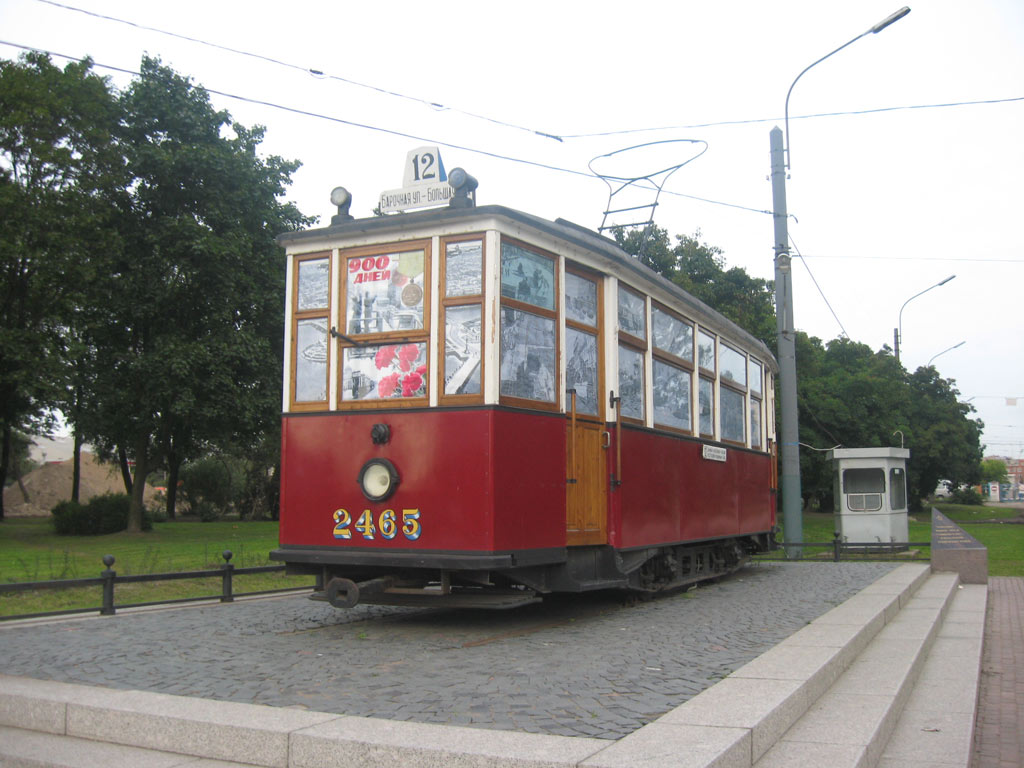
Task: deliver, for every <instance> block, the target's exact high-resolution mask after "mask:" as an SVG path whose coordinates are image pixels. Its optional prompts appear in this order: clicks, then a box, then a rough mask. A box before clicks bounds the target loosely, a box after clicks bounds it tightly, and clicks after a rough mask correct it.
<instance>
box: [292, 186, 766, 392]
mask: <svg viewBox="0 0 1024 768" xmlns="http://www.w3.org/2000/svg"><path fill="white" fill-rule="evenodd" d="M487 218H499V219H505V220H507V221H509V222H511V223H514V224H519V225H526V226H528V227H530V228H532V229H534V230H537V231H538V232H541V233H543V234H546V235H548V236H549V237H553V238H555V239H558V240H562V241H563V242H565V243H567V244H570V245H572V246H575V247H577V248H582V249H584V250H586V251H589V252H591V253H595V254H598V255H600V256H603V257H604V258H605V259H607V260H608V261H610V262H611V263H612V264H614V265H616V266H618V267H620V268H622V269H624V270H626V271H627V272H629V273H632V274H633V275H634V276H635V277H636V278H638V280H639V281H640V282H641V283H648V284H653V285H655V286H657V287H659V288H661V289H662V290H663V291H664V292H666V293H668V294H669V295H671V296H672V297H673V298H674V299H675V300H676V301H677V302H679V303H680V304H681V305H682V306H684V307H686V309H687V310H689V314H691V315H694V316H695V317H694V319H696V320H697V321H698V322H700V321H701V320H705V321H710V322H705V323H702V324H706V325H709V326H714V327H715V328H717V329H719V330H720V332H724V333H725V335H726V336H728V337H731V338H734V339H735V340H736V341H737V342H741V343H743V344H744V345H746V346H747V347H748V348H751V349H752V350H757V352H758V354H759V355H760V357H761V358H762V359H763V360H764V361H765V362H766V363H767V364H768V366H769V367H770V368H771V369H772V371H773V372H776V373H777V372H778V363H777V362H776V360H775V356H774V355H773V354H772V352H771V350H769V349H768V347H767V346H765V344H764V342H762V341H761V340H760V339H757V338H755V337H754V336H753V335H752V334H750V333H749V332H747V331H745V330H744V329H743V328H741V327H740V326H738V325H737V324H736V323H734V322H733V321H732V320H730V319H729V318H727V317H725V316H724V315H722V314H721V313H720V312H718V311H716V310H714V309H713V308H711V307H709V306H708V305H707V304H705V303H704V302H703V301H701V300H700V299H698V298H696V297H695V296H692V295H690V294H689V293H687V292H686V291H684V290H683V289H682V288H681V287H679V286H678V285H676V284H675V283H673V282H672V281H671V280H668V279H667V278H665V277H664V276H662V275H659V274H658V273H657V272H655V271H654V270H653V269H650V268H649V267H647V266H644V265H643V264H642V263H640V261H639V260H637V259H636V258H634V257H633V256H631V255H630V254H628V253H627V252H626V251H624V250H622V248H620V247H619V246H618V245H617V244H616V243H615V241H614V240H612V239H610V238H607V237H604V236H603V235H601V234H598V233H597V232H595V231H594V230H592V229H588V228H586V227H584V226H582V225H580V224H575V223H573V222H571V221H567V220H566V219H556V220H555V221H550V220H548V219H544V218H541V217H539V216H534V215H532V214H529V213H525V212H524V211H517V210H515V209H514V208H507V207H505V206H503V205H481V206H475V207H472V208H450V207H447V206H446V207H443V208H429V209H426V210H422V211H414V212H411V213H400V214H395V215H391V216H372V217H370V218H365V219H352V220H351V221H345V222H343V223H340V224H331V225H330V226H327V227H318V228H315V229H305V230H301V231H297V232H285V233H282V234H280V235H278V236H277V243H278V245H280V246H282V247H287V246H289V245H301V244H302V243H305V242H311V241H324V240H334V239H341V238H347V237H353V236H364V237H365V236H370V237H372V236H375V235H386V234H388V233H391V232H400V231H403V230H408V229H423V228H427V227H431V226H445V225H453V224H459V223H461V222H470V221H474V220H479V219H487Z"/></svg>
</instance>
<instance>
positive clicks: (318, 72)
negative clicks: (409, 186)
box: [36, 0, 562, 141]
mask: <svg viewBox="0 0 1024 768" xmlns="http://www.w3.org/2000/svg"><path fill="white" fill-rule="evenodd" d="M36 2H39V3H43V4H45V5H52V6H54V7H55V8H62V9H64V10H67V11H74V12H76V13H83V14H85V15H86V16H93V17H94V18H97V19H103V20H104V21H113V22H115V23H117V24H127V25H128V26H131V27H135V28H136V29H144V30H146V31H147V32H155V33H157V34H159V35H166V36H168V37H174V38H177V39H179V40H185V41H187V42H190V43H195V44H197V45H205V46H207V47H209V48H215V49H217V50H220V51H226V52H227V53H233V54H237V55H239V56H248V57H249V58H253V59H258V60H260V61H264V62H267V63H268V64H274V65H276V66H279V67H285V68H287V69H294V70H296V71H298V72H303V73H305V74H308V75H313V76H314V77H319V78H324V79H327V80H337V81H338V82H342V83H347V84H348V85H354V86H356V87H358V88H366V89H368V90H371V91H376V92H377V93H381V94H384V95H385V96H393V97H395V98H398V99H406V100H408V101H414V102H416V103H418V104H422V105H424V106H427V107H430V108H431V109H435V110H441V111H450V112H458V113H459V114H462V115H466V116H467V117H472V118H475V119H477V120H485V121H487V122H489V123H494V124H495V125H500V126H503V127H505V128H514V129H516V130H519V131H526V132H527V133H532V134H535V135H537V136H542V137H544V138H548V139H554V140H555V141H562V139H561V137H559V136H556V135H555V134H553V133H548V132H546V131H540V130H537V129H534V128H526V127H524V126H522V125H516V124H514V123H510V122H506V121H504V120H498V119H496V118H493V117H487V116H486V115H480V114H476V113H474V112H467V111H466V110H463V109H459V108H457V107H450V106H447V105H445V104H442V103H440V102H438V101H433V100H431V99H424V98H421V97H419V96H410V95H408V94H405V93H400V92H399V91H393V90H390V89H388V88H382V87H381V86H377V85H371V84H369V83H362V82H359V81H358V80H352V79H351V78H348V77H342V76H341V75H333V74H331V73H330V72H325V71H323V70H322V69H317V68H314V67H305V66H302V65H300V64H292V63H291V62H288V61H282V60H281V59H275V58H274V57H272V56H266V55H264V54H261V53H253V52H252V51H245V50H242V49H241V48H232V47H230V46H227V45H221V44H220V43H211V42H210V41H209V40H203V39H201V38H198V37H192V36H191V35H183V34H181V33H178V32H170V31H168V30H166V29H160V28H159V27H151V26H148V25H146V24H139V23H138V22H135V21H129V20H127V19H121V18H118V17H116V16H109V15H107V14H103V13H96V12H95V11H88V10H86V9H84V8H76V7H75V6H73V5H67V4H66V3H58V2H56V0H36Z"/></svg>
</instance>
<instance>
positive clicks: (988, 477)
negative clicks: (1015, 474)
mask: <svg viewBox="0 0 1024 768" xmlns="http://www.w3.org/2000/svg"><path fill="white" fill-rule="evenodd" d="M979 480H980V481H981V483H982V484H986V483H1005V482H1008V481H1009V476H1008V475H1007V474H1006V462H1005V461H1003V460H1002V459H983V460H982V462H981V469H980V477H979Z"/></svg>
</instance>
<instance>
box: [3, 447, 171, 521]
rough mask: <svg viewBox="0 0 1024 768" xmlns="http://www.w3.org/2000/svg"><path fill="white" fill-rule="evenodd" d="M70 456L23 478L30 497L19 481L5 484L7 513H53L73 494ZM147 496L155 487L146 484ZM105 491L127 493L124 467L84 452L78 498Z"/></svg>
mask: <svg viewBox="0 0 1024 768" xmlns="http://www.w3.org/2000/svg"><path fill="white" fill-rule="evenodd" d="M73 473H74V463H73V461H72V460H71V459H68V460H67V461H57V462H50V463H47V464H44V465H43V466H41V467H39V468H38V469H35V470H33V471H32V472H30V473H29V474H27V475H25V477H23V478H22V481H23V483H24V485H25V490H26V491H28V501H25V497H24V496H23V495H22V492H21V489H20V488H19V487H18V484H17V483H14V484H13V485H10V486H8V487H7V488H4V514H5V515H10V516H11V517H38V516H46V515H49V514H50V510H51V509H53V508H54V506H56V504H57V503H58V502H60V501H64V500H66V499H70V498H71V477H72V475H73ZM146 491H147V496H148V495H150V494H151V493H152V489H150V488H147V489H146ZM104 493H124V482H122V480H121V471H120V469H118V467H117V466H116V465H114V464H103V463H101V462H100V461H98V460H97V459H96V457H95V456H93V455H92V454H91V453H86V452H85V451H83V452H82V478H81V481H80V482H79V486H78V500H79V501H80V502H82V503H83V504H84V503H85V502H87V501H88V500H89V499H91V498H92V497H93V496H99V495H101V494H104Z"/></svg>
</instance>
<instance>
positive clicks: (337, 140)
mask: <svg viewBox="0 0 1024 768" xmlns="http://www.w3.org/2000/svg"><path fill="white" fill-rule="evenodd" d="M902 1H903V0H885V1H884V2H881V1H880V0H858V2H842V3H840V2H823V1H822V0H775V1H774V2H763V1H757V0H737V1H734V2H729V1H728V0H718V1H716V2H707V1H706V0H702V1H701V2H693V1H691V0H677V1H676V2H671V3H670V2H665V1H663V2H648V0H633V2H629V3H622V2H599V1H596V0H587V1H586V2H559V1H558V0H546V2H534V1H533V0H519V2H515V3H491V2H485V1H484V0H475V2H462V1H461V0H460V1H458V2H436V3H425V2H405V1H404V0H391V2H379V3H375V2H365V1H364V2H358V3H354V2H344V1H341V2H330V3H321V2H310V1H308V0H292V2H288V3H281V2H273V3H271V2H263V1H262V0H255V1H250V2H245V3H241V2H226V1H220V2H211V1H210V0H206V1H205V2H195V1H194V0H178V2H176V3H152V2H141V1H139V0H131V1H129V0H124V1H122V0H66V2H62V3H57V2H47V1H45V0H0V40H2V41H3V44H0V56H3V57H4V58H14V57H16V56H17V55H19V53H20V52H21V51H20V49H19V48H17V47H13V46H12V45H10V44H14V45H17V46H28V47H33V48H39V49H44V50H47V51H51V52H53V53H56V54H65V55H68V56H74V57H80V56H85V55H88V56H91V57H92V58H93V60H94V61H95V62H96V64H97V65H106V66H109V67H116V68H120V69H123V70H128V71H132V72H134V71H138V67H139V61H140V58H141V56H142V54H143V53H149V54H150V55H156V56H159V57H160V58H161V59H162V60H163V61H164V63H165V64H168V65H170V66H172V67H173V68H175V69H176V70H177V71H178V72H180V73H181V74H184V75H188V76H190V77H192V78H193V79H194V81H195V82H197V83H199V84H201V85H203V86H205V87H206V88H207V89H209V90H211V91H217V92H221V93H223V94H230V95H231V96H234V97H241V98H232V97H231V96H226V95H218V94H213V96H212V98H213V101H214V103H215V104H216V105H217V106H218V107H221V108H225V109H227V110H229V111H230V112H231V114H232V115H233V116H234V118H235V119H236V120H238V121H240V122H242V123H244V124H246V125H253V124H257V123H258V124H261V125H264V126H266V128H267V134H266V139H265V141H264V144H263V148H264V150H265V152H266V153H267V154H277V155H281V156H283V157H286V158H289V159H297V160H300V161H301V162H302V164H303V167H302V168H301V169H300V170H299V171H298V172H297V173H296V174H295V176H294V184H293V185H292V188H291V190H290V194H289V198H290V199H292V200H294V201H295V202H296V203H297V204H298V205H299V207H300V209H301V210H302V211H303V212H304V213H307V214H313V215H319V216H321V217H323V221H324V222H326V221H328V220H329V218H330V216H331V214H332V213H333V208H332V206H331V204H330V201H329V193H330V190H331V188H332V187H334V186H337V185H343V186H345V187H347V188H348V189H349V191H350V192H351V193H352V195H353V198H354V202H353V206H352V212H353V213H354V214H355V215H357V216H368V215H370V213H371V211H372V209H373V207H374V206H375V205H376V203H377V200H378V197H379V195H380V193H381V192H382V191H384V190H387V189H394V188H396V187H400V186H401V185H402V169H403V163H404V160H405V155H406V153H407V152H408V151H409V150H411V149H414V148H416V147H418V146H421V145H429V144H437V145H439V146H440V149H441V154H442V157H443V160H444V164H445V167H446V168H447V169H448V170H451V169H452V168H455V167H457V166H462V167H464V168H466V170H468V171H469V172H470V173H471V174H473V175H474V176H476V177H477V179H478V180H479V182H480V187H479V190H478V202H479V203H481V204H489V203H494V204H501V205H507V206H510V207H513V208H518V209H520V210H524V211H527V212H529V213H533V214H536V215H539V216H543V217H545V218H549V219H555V218H558V217H563V218H567V219H570V220H573V221H575V222H577V223H579V224H583V225H586V226H589V227H594V228H596V227H597V226H598V225H599V224H600V223H601V221H602V212H603V211H604V210H605V209H606V207H607V194H608V189H607V187H606V186H605V184H604V183H603V182H602V181H600V180H599V179H597V178H595V177H594V176H592V175H590V172H589V170H588V163H590V161H591V160H592V159H594V158H597V157H599V156H602V155H607V154H609V153H616V154H614V156H613V157H610V158H604V159H603V160H598V161H597V162H596V163H595V165H594V167H595V168H596V169H597V170H599V171H603V172H607V173H615V174H619V175H624V176H625V175H628V176H641V175H644V174H647V173H650V172H652V171H656V170H660V169H663V168H667V167H669V166H672V165H675V164H679V163H684V162H686V161H688V160H691V158H695V156H696V155H697V154H699V153H701V152H702V151H703V150H704V149H705V143H706V151H703V154H700V156H699V157H696V159H692V161H691V162H688V163H687V164H686V165H685V166H684V167H682V168H681V169H680V170H678V171H677V172H676V173H674V174H673V175H672V177H671V178H670V179H669V180H668V183H667V185H666V192H665V194H663V195H662V197H661V199H660V205H659V206H658V208H657V212H656V215H655V223H656V224H657V225H658V226H660V227H663V228H665V229H667V230H668V231H669V233H670V234H672V235H676V234H690V235H692V234H693V233H695V232H696V231H698V230H699V231H700V233H701V239H702V240H703V241H704V242H706V243H708V244H710V245H714V246H717V247H719V248H721V249H722V250H723V252H724V257H725V259H726V262H727V265H728V266H730V267H732V266H739V267H742V268H744V269H745V270H747V272H749V273H750V274H751V275H754V276H756V277H762V278H771V277H772V276H773V266H772V257H773V251H772V247H773V230H772V218H771V215H770V213H768V211H769V210H770V208H771V205H772V202H771V185H770V182H769V181H768V174H769V170H770V159H769V131H770V129H771V128H772V127H773V126H774V125H779V126H780V127H781V126H782V116H783V107H784V104H785V99H786V92H787V90H788V89H789V87H790V84H791V83H792V82H793V80H794V79H795V78H796V76H797V75H798V74H799V73H800V72H801V70H803V69H804V67H806V66H808V65H809V64H811V63H812V62H814V61H815V60H817V59H819V58H820V57H822V56H824V55H825V54H827V53H829V52H830V51H832V50H834V49H835V48H838V47H839V46H841V45H843V44H844V43H846V42H847V41H848V40H851V39H852V38H854V37H856V36H857V35H859V34H860V33H862V32H864V31H866V30H868V29H869V28H870V27H871V26H872V25H874V24H875V23H877V22H879V21H881V20H882V19H884V18H886V17H887V16H889V15H890V14H891V13H893V12H895V11H897V10H898V9H899V8H900V5H898V4H897V3H898V2H902ZM74 9H78V10H74ZM911 9H912V11H911V13H910V14H909V15H908V16H907V17H905V18H903V19H902V20H900V21H898V22H896V23H895V24H893V25H892V26H890V27H889V28H887V29H885V30H883V31H882V32H880V33H879V34H877V35H867V36H866V37H864V38H862V39H860V40H858V41H857V42H855V43H853V44H852V45H851V46H850V47H848V48H846V49H844V50H842V51H840V52H839V53H837V54H836V55H835V56H833V57H830V58H829V59H827V60H826V61H824V62H822V63H821V64H818V65H817V66H815V67H814V68H813V69H811V70H810V71H809V72H807V73H806V74H805V75H804V76H803V77H802V78H801V79H800V82H799V83H798V84H797V85H796V87H795V88H794V89H793V93H792V97H791V100H790V135H789V146H790V153H791V154H790V160H791V169H790V179H789V182H788V197H789V212H790V214H791V219H790V235H791V238H792V240H793V243H794V245H795V247H796V249H798V251H799V253H801V254H802V255H803V257H804V259H803V260H802V261H801V260H794V270H793V274H794V296H795V316H796V325H797V327H798V328H799V329H800V330H803V331H806V332H807V333H809V334H811V335H813V336H818V337H820V338H821V339H822V340H825V341H827V340H830V339H833V338H836V337H837V336H840V335H842V334H844V333H845V334H846V335H848V336H849V337H850V338H852V339H854V340H855V341H858V342H862V343H864V344H867V345H868V346H870V347H871V348H872V349H874V350H878V349H881V347H882V346H883V345H889V346H890V347H891V346H892V345H893V329H894V328H895V327H896V325H897V322H898V319H899V313H900V308H901V306H902V305H903V304H904V302H906V301H907V300H908V299H910V298H911V297H912V296H914V295H915V294H917V293H919V292H921V291H924V290H925V289H927V288H929V287H930V286H933V285H935V284H936V283H938V282H940V281H941V280H943V279H945V278H947V277H949V276H950V275H954V274H955V275H956V278H955V279H954V280H952V281H950V282H949V283H947V284H946V285H943V286H942V287H938V288H935V289H934V290H930V291H928V292H927V293H925V294H924V295H922V296H920V297H918V298H915V299H914V300H913V301H912V302H910V303H909V304H908V305H907V306H906V308H905V309H904V311H903V316H902V327H903V340H902V343H901V358H902V362H903V364H904V365H905V366H906V367H907V368H908V369H909V370H914V369H915V368H916V367H918V366H921V365H926V364H927V363H928V362H929V361H930V360H932V358H933V357H935V356H936V355H940V356H939V357H937V358H936V359H935V360H934V365H935V366H936V367H937V368H938V370H939V372H940V374H941V375H942V376H944V377H947V378H952V379H954V380H956V384H957V388H958V389H959V390H960V393H961V399H962V400H970V402H971V404H972V405H974V406H975V408H976V409H977V411H978V414H977V415H978V416H979V417H981V418H982V419H983V420H984V421H985V424H986V428H985V433H984V440H985V443H986V444H987V446H988V449H987V451H986V453H987V454H1001V455H1008V456H1012V457H1020V456H1021V455H1022V453H1024V309H1022V305H1024V234H1022V225H1021V219H1022V212H1024V183H1022V175H1024V141H1022V140H1024V2H1021V0H973V1H972V2H966V1H965V0H917V2H912V3H911ZM81 11H87V12H88V13H83V12H81ZM101 17H111V18H101ZM113 19H117V20H120V21H116V20H113ZM123 22H132V24H126V23H123ZM157 30H159V31H157ZM167 33H171V34H167ZM173 35H177V37H176V36H173ZM183 37H188V38H192V40H186V39H183ZM216 46H220V47H216ZM228 48H230V49H234V51H229V50H225V49H228ZM247 54H248V55H247ZM57 61H58V63H61V62H62V61H63V60H60V59H58V60H57ZM98 71H99V72H101V73H103V74H106V75H109V76H110V77H111V78H112V80H113V82H114V83H115V84H116V85H118V86H119V87H123V86H124V85H125V84H127V82H128V80H129V79H130V76H129V75H126V74H123V73H120V72H117V71H114V70H111V69H105V68H103V67H98ZM311 71H316V72H319V73H322V74H319V75H318V74H313V73H312V72H311ZM254 102H264V103H262V104H257V103H254ZM965 102H990V103H970V104H965ZM953 104H958V106H937V105H953ZM836 113H842V114H836ZM650 129H660V130H650ZM401 134H405V135H401ZM595 134H599V135H595ZM552 136H557V137H560V139H561V140H556V139H555V138H551V137H552ZM669 139H673V140H680V139H685V140H689V141H673V142H671V143H664V142H666V140H669ZM649 142H661V143H657V144H654V145H652V146H649V147H646V148H642V149H637V150H632V151H629V152H619V150H622V149H625V148H627V147H631V146H634V145H638V144H643V143H649ZM698 142H699V143H698ZM634 202H635V201H634ZM615 207H618V205H616V206H615ZM959 342H964V344H963V345H962V346H960V347H958V348H956V349H951V350H949V351H948V352H947V351H945V350H947V349H948V348H950V347H953V346H954V345H956V344H958V343H959ZM1010 398H1020V399H1019V400H1017V401H1016V404H1010V403H1012V402H1013V401H1012V400H1010ZM898 439H899V438H898V437H896V438H894V440H898ZM897 444H898V443H897ZM820 447H831V446H820ZM908 447H910V448H911V450H913V445H910V446H908Z"/></svg>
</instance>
